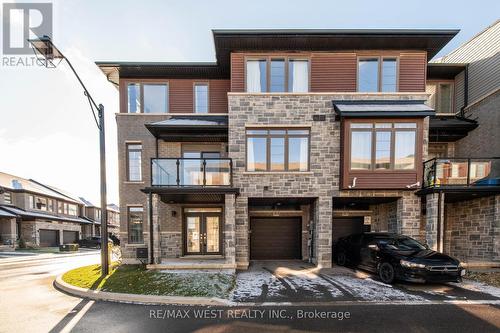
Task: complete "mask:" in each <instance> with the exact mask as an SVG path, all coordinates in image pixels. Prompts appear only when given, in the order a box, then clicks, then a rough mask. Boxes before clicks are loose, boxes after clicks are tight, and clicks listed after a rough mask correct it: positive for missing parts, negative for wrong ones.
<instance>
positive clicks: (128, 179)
mask: <svg viewBox="0 0 500 333" xmlns="http://www.w3.org/2000/svg"><path fill="white" fill-rule="evenodd" d="M137 145H140V146H141V149H133V151H140V152H141V160H140V166H141V172H140V179H139V180H131V179H130V151H131V150H130V149H129V146H137ZM142 152H143V144H142V142H125V168H126V179H125V181H127V182H132V183H141V182H142V181H143V179H144V177H143V174H142V172H143V169H144V168H143V167H142V162H143V160H142Z"/></svg>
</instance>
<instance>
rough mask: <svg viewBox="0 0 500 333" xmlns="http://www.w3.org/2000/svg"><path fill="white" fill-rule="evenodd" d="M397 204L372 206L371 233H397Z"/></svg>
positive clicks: (389, 203)
mask: <svg viewBox="0 0 500 333" xmlns="http://www.w3.org/2000/svg"><path fill="white" fill-rule="evenodd" d="M397 209H398V206H397V202H396V201H394V202H388V203H382V204H376V205H370V210H371V212H372V215H371V216H372V217H371V231H375V232H396V229H397Z"/></svg>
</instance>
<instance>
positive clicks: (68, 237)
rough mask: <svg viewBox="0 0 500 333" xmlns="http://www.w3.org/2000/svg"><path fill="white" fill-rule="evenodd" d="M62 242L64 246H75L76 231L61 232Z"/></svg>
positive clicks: (76, 239) (76, 241) (76, 240)
mask: <svg viewBox="0 0 500 333" xmlns="http://www.w3.org/2000/svg"><path fill="white" fill-rule="evenodd" d="M63 242H64V244H75V243H78V231H68V230H64V231H63Z"/></svg>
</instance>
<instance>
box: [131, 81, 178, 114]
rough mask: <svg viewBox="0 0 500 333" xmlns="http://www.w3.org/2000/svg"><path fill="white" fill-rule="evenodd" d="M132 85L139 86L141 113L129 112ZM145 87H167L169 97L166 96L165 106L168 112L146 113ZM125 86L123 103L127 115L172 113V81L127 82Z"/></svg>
mask: <svg viewBox="0 0 500 333" xmlns="http://www.w3.org/2000/svg"><path fill="white" fill-rule="evenodd" d="M130 84H138V85H139V93H140V95H141V97H140V99H139V101H140V103H141V105H140V108H139V111H138V112H135V113H134V112H129V108H128V100H129V96H128V86H129V85H130ZM144 85H152V86H160V85H165V86H166V90H167V94H166V95H167V96H166V100H165V106H166V110H165V112H147V113H145V112H144ZM124 86H125V92H124V94H123V95H124V96H125V98H124V100H123V101H122V102H123V103H124V105H125V111H126V112H124V113H127V114H168V113H170V81H168V80H154V79H153V80H137V81H135V80H126V81H125V82H124Z"/></svg>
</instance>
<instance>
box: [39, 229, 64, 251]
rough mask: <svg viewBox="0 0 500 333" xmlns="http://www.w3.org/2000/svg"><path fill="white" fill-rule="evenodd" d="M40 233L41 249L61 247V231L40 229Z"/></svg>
mask: <svg viewBox="0 0 500 333" xmlns="http://www.w3.org/2000/svg"><path fill="white" fill-rule="evenodd" d="M39 233H40V246H41V247H54V246H59V230H47V229H40V230H39Z"/></svg>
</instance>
